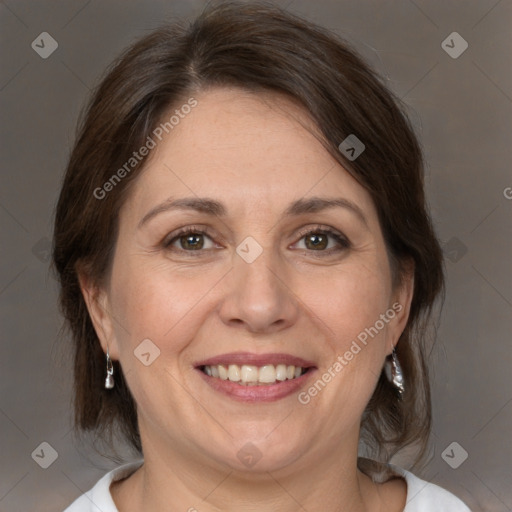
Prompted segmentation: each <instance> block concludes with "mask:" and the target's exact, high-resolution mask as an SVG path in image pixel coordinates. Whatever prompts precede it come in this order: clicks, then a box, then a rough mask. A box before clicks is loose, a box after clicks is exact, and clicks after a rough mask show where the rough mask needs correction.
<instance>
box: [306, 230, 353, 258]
mask: <svg viewBox="0 0 512 512" xmlns="http://www.w3.org/2000/svg"><path fill="white" fill-rule="evenodd" d="M301 235H302V238H301V239H300V240H299V241H298V242H297V244H296V246H297V247H296V248H297V249H305V250H308V251H316V252H326V253H331V252H336V251H342V250H344V249H348V248H349V247H350V242H349V241H348V240H347V238H346V237H344V236H343V235H342V234H341V233H338V232H336V231H333V230H332V229H328V228H322V229H320V228H316V229H310V230H308V231H306V232H303V233H301Z"/></svg>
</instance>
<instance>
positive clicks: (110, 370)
mask: <svg viewBox="0 0 512 512" xmlns="http://www.w3.org/2000/svg"><path fill="white" fill-rule="evenodd" d="M113 375H114V366H113V364H112V359H110V355H109V353H108V345H107V377H106V379H105V389H112V388H113V387H114V377H113Z"/></svg>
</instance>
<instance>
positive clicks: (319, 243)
mask: <svg viewBox="0 0 512 512" xmlns="http://www.w3.org/2000/svg"><path fill="white" fill-rule="evenodd" d="M304 238H305V245H306V248H308V249H312V250H322V249H327V246H328V245H329V238H328V237H327V235H325V234H322V233H312V234H310V235H307V236H306V237H304Z"/></svg>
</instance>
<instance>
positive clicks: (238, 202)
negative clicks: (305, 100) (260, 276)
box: [129, 88, 373, 213]
mask: <svg viewBox="0 0 512 512" xmlns="http://www.w3.org/2000/svg"><path fill="white" fill-rule="evenodd" d="M194 98H195V99H196V101H197V105H196V106H195V107H194V108H193V109H191V110H190V112H189V113H188V114H182V116H181V117H180V119H179V122H178V123H177V124H176V125H175V126H173V128H172V130H171V131H170V132H169V133H168V134H166V135H165V136H164V137H163V138H162V140H161V141H157V144H156V147H155V148H154V149H153V150H152V154H151V155H150V159H149V160H148V162H147V164H146V166H145V168H144V170H143V171H142V173H141V175H140V176H139V177H138V178H137V182H136V183H135V187H134V190H133V193H132V196H131V198H130V200H129V202H130V210H131V211H139V210H142V209H144V208H146V207H149V206H151V205H152V204H154V203H157V202H160V201H163V200H165V199H166V198H168V197H169V196H176V197H180V196H181V197H183V196H191V195H197V196H210V197H218V198H222V200H224V201H226V202H227V203H232V204H233V206H234V207H235V206H238V208H239V209H240V208H244V207H245V206H247V205H248V204H250V202H251V200H252V199H254V200H255V201H258V202H259V204H260V206H261V207H267V208H271V207H272V206H276V205H280V204H284V203H289V202H290V201H291V200H295V199H298V198H300V197H307V196H308V195H315V196H319V195H320V196H321V195H326V196H333V195H338V196H339V195H342V196H344V197H347V198H349V199H351V200H353V201H355V202H357V203H358V204H360V206H361V207H362V208H366V209H370V210H372V209H373V204H372V201H371V198H370V196H369V194H368V193H367V191H366V190H365V189H364V188H363V187H362V186H361V185H359V183H357V181H356V180H355V179H354V178H353V177H352V176H351V175H350V174H349V173H348V172H347V171H346V170H345V169H344V168H343V167H342V166H341V165H340V164H339V163H338V162H337V161H336V160H335V159H334V158H333V157H332V155H330V154H329V153H328V151H327V150H326V149H325V147H324V146H323V144H322V143H321V141H320V140H319V139H320V138H321V136H320V132H319V129H318V127H317V126H316V125H315V124H314V123H313V122H312V120H311V119H310V118H309V116H308V114H307V112H306V111H305V110H304V109H303V108H302V107H300V106H298V105H297V104H296V103H295V102H293V101H292V100H290V99H289V98H287V97H285V96H284V95H278V94H275V93H251V92H248V91H243V90H240V89H226V88H218V89H212V90H208V91H205V92H203V93H201V94H197V95H194ZM176 109H178V110H179V109H180V107H179V105H178V106H174V107H173V108H172V109H171V110H170V111H169V112H168V115H166V116H164V120H167V119H168V118H170V117H171V116H172V114H173V113H174V112H175V111H176ZM187 110H188V109H187ZM228 207H229V204H228ZM237 213H240V210H239V211H238V212H237Z"/></svg>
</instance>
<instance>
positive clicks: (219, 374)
mask: <svg viewBox="0 0 512 512" xmlns="http://www.w3.org/2000/svg"><path fill="white" fill-rule="evenodd" d="M199 369H200V370H201V371H202V372H203V373H205V374H206V375H208V376H209V377H213V378H215V379H220V380H228V381H230V382H235V383H237V384H239V385H241V386H271V385H272V384H276V383H280V382H284V381H287V380H294V379H297V378H299V377H300V376H302V375H304V374H305V373H307V372H308V371H309V369H310V368H306V367H302V366H294V365H286V364H278V365H273V364H266V365H263V366H255V365H249V364H243V365H238V364H230V365H223V364H216V365H203V366H200V367H199Z"/></svg>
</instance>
